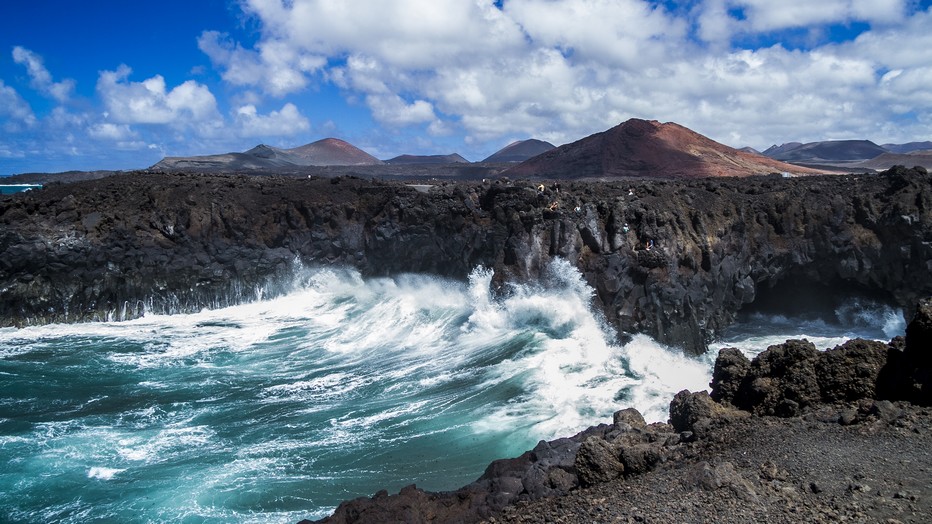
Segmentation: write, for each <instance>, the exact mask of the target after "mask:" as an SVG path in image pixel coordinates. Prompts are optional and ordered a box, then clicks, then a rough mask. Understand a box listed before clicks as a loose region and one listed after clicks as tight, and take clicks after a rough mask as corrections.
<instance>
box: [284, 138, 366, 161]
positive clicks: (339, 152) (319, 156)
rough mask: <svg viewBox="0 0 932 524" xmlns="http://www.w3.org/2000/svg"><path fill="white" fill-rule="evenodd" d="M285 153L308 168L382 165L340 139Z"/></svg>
mask: <svg viewBox="0 0 932 524" xmlns="http://www.w3.org/2000/svg"><path fill="white" fill-rule="evenodd" d="M285 152H286V153H290V154H291V155H294V156H295V157H298V158H300V159H301V160H302V162H303V165H307V166H367V165H375V164H381V163H382V161H381V160H379V159H378V158H376V157H374V156H372V155H370V154H369V153H366V152H365V151H363V150H362V149H359V148H358V147H356V146H354V145H353V144H350V143H349V142H346V141H343V140H340V139H339V138H325V139H323V140H318V141H317V142H312V143H310V144H306V145H303V146H299V147H295V148H292V149H285Z"/></svg>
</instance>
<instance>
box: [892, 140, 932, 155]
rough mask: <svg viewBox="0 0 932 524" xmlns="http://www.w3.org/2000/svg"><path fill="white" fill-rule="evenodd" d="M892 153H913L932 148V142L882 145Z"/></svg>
mask: <svg viewBox="0 0 932 524" xmlns="http://www.w3.org/2000/svg"><path fill="white" fill-rule="evenodd" d="M882 147H883V148H884V149H886V150H887V151H890V152H891V153H911V152H913V151H923V150H932V142H909V143H906V144H884V145H883V146H882Z"/></svg>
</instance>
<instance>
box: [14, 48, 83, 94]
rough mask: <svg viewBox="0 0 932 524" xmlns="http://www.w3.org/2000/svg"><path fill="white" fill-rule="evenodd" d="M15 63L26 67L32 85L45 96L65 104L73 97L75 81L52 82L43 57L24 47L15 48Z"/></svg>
mask: <svg viewBox="0 0 932 524" xmlns="http://www.w3.org/2000/svg"><path fill="white" fill-rule="evenodd" d="M13 61H14V62H16V63H17V64H20V65H24V66H26V72H27V73H28V74H29V80H30V85H32V87H34V88H35V89H38V90H39V91H40V92H42V93H43V94H46V95H48V96H51V97H52V98H54V99H55V100H58V101H59V102H65V101H67V100H68V99H69V98H70V97H71V92H72V91H74V85H75V83H74V80H72V79H70V78H68V79H65V80H62V81H61V82H54V81H52V74H51V73H50V72H49V70H48V69H46V68H45V65H44V64H43V63H42V57H40V56H39V55H37V54H35V53H33V52H32V51H30V50H28V49H26V48H24V47H20V46H16V47H14V48H13Z"/></svg>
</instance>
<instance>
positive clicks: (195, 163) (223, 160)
mask: <svg viewBox="0 0 932 524" xmlns="http://www.w3.org/2000/svg"><path fill="white" fill-rule="evenodd" d="M381 163H382V161H381V160H379V159H378V158H375V157H374V156H372V155H370V154H369V153H366V152H365V151H363V150H362V149H359V148H358V147H356V146H354V145H353V144H350V143H349V142H346V141H344V140H340V139H339V138H325V139H323V140H318V141H317V142H312V143H310V144H305V145H303V146H298V147H294V148H291V149H279V148H277V147H272V146H267V145H265V144H260V145H258V146H256V147H254V148H252V149H250V150H249V151H245V152H243V153H225V154H220V155H204V156H188V157H165V158H163V159H162V160H160V161H159V162H158V163H157V164H155V165H154V166H152V168H151V169H156V170H160V171H181V170H185V171H209V172H233V171H238V170H254V171H266V170H275V169H282V168H291V167H296V166H364V165H375V164H381Z"/></svg>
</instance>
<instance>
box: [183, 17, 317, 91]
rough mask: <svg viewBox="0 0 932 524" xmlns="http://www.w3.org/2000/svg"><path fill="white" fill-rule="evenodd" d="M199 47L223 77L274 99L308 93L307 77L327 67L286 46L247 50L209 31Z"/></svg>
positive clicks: (271, 42)
mask: <svg viewBox="0 0 932 524" xmlns="http://www.w3.org/2000/svg"><path fill="white" fill-rule="evenodd" d="M197 45H198V47H199V48H200V50H201V51H203V52H204V53H205V54H206V55H207V56H208V57H210V60H211V61H212V62H213V63H214V65H216V66H219V67H220V68H222V69H223V73H222V77H223V79H224V80H226V81H227V82H230V83H231V84H233V85H239V86H256V87H259V88H261V89H262V90H263V91H265V92H266V93H269V94H271V95H274V96H283V95H286V94H288V93H293V92H296V91H300V90H301V89H304V88H305V87H306V86H307V85H308V80H307V76H306V75H307V74H308V73H312V72H314V71H316V70H318V69H320V68H321V67H322V66H323V65H324V64H326V58H324V57H322V56H316V55H308V54H302V53H300V52H298V50H296V49H295V48H294V47H292V46H290V45H288V44H287V43H286V42H282V41H278V40H268V41H264V42H260V43H259V44H258V45H257V48H256V50H249V49H244V48H243V47H242V46H241V45H239V44H238V43H235V42H233V41H231V40H230V39H229V37H227V36H226V35H223V34H221V33H219V32H217V31H205V32H203V33H202V34H201V36H200V37H199V38H198V40H197Z"/></svg>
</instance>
